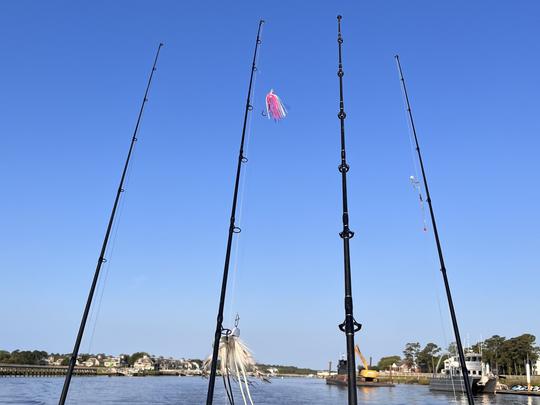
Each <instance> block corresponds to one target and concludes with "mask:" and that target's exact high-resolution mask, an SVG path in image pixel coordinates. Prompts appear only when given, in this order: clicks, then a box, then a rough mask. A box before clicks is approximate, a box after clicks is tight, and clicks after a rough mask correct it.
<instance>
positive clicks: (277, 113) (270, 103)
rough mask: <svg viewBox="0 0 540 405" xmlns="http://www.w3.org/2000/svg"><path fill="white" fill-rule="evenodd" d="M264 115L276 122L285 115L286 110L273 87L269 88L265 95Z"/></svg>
mask: <svg viewBox="0 0 540 405" xmlns="http://www.w3.org/2000/svg"><path fill="white" fill-rule="evenodd" d="M266 115H267V117H268V119H269V120H270V119H273V120H274V121H276V122H277V121H280V120H282V119H283V118H285V117H286V115H287V110H286V109H285V106H284V105H283V103H282V102H281V100H280V98H279V97H278V95H277V94H275V93H274V89H271V90H270V93H268V94H267V95H266Z"/></svg>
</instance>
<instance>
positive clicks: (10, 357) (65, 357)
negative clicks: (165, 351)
mask: <svg viewBox="0 0 540 405" xmlns="http://www.w3.org/2000/svg"><path fill="white" fill-rule="evenodd" d="M50 356H52V357H54V358H55V359H62V361H61V365H62V366H67V365H68V364H69V358H70V357H71V354H60V353H47V352H45V351H42V350H32V351H31V350H14V351H12V352H9V351H6V350H0V363H4V364H24V365H32V366H39V365H44V364H47V361H46V360H47V358H48V357H50ZM98 356H101V357H102V358H105V357H110V356H108V355H106V354H104V353H98V354H90V353H85V354H80V355H79V357H78V360H79V361H80V362H83V361H86V360H88V359H89V358H91V357H98ZM144 356H150V355H149V354H148V353H146V352H136V353H133V354H131V355H129V354H121V355H120V357H122V358H124V359H125V360H126V363H127V364H128V365H129V366H133V365H134V364H135V362H136V361H137V360H138V359H140V358H142V357H144ZM198 361H199V362H201V361H200V360H198Z"/></svg>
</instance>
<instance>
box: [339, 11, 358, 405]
mask: <svg viewBox="0 0 540 405" xmlns="http://www.w3.org/2000/svg"><path fill="white" fill-rule="evenodd" d="M341 18H342V17H341V16H340V15H338V16H337V20H338V39H337V41H338V55H339V67H338V72H337V75H338V77H339V113H338V118H339V121H340V124H341V164H340V165H339V167H338V170H339V172H340V173H341V192H342V199H343V231H341V232H340V234H339V236H340V237H341V239H343V258H344V261H343V263H344V270H345V321H343V323H342V324H340V325H339V329H340V330H341V331H342V332H345V336H346V338H347V388H348V394H349V395H348V398H349V405H356V401H357V399H356V397H357V395H356V365H355V358H354V334H355V333H356V332H358V331H359V330H360V328H361V327H362V325H360V324H359V323H358V322H356V320H355V319H354V316H353V299H352V282H351V255H350V249H349V240H350V239H351V238H352V237H353V236H354V232H353V231H351V230H350V229H349V206H348V202H347V172H348V171H349V168H350V166H349V165H348V164H347V159H346V153H345V117H346V116H347V114H345V109H344V103H343V75H344V73H343V63H342V60H341V47H342V44H343V37H342V36H341Z"/></svg>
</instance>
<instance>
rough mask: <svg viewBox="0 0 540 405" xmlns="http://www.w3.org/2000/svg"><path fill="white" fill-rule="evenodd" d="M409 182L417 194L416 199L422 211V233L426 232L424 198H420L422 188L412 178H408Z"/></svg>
mask: <svg viewBox="0 0 540 405" xmlns="http://www.w3.org/2000/svg"><path fill="white" fill-rule="evenodd" d="M409 180H410V181H411V184H412V186H413V187H414V189H415V190H416V191H417V192H418V199H419V200H420V209H421V210H422V220H423V221H424V232H427V230H428V228H427V222H426V208H425V206H424V197H422V186H420V182H419V181H418V180H416V178H415V177H414V176H410V177H409Z"/></svg>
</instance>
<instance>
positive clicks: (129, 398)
mask: <svg viewBox="0 0 540 405" xmlns="http://www.w3.org/2000/svg"><path fill="white" fill-rule="evenodd" d="M207 382H208V380H203V379H202V378H199V377H143V378H137V377H131V378H130V377H116V378H108V377H86V378H85V377H82V378H74V379H73V381H72V383H71V389H70V395H69V397H68V403H71V404H103V405H106V404H203V403H204V402H205V399H206V396H205V394H206V386H207ZM219 382H220V383H221V381H219ZM62 383H63V379H61V378H41V377H39V378H0V404H56V403H57V401H58V397H59V394H60V391H61V388H62ZM216 387H217V388H218V389H217V390H216V397H215V400H214V404H216V405H226V404H227V402H226V398H225V397H224V395H225V394H224V391H223V388H222V385H219V386H216ZM252 394H253V400H254V402H255V404H257V405H277V404H280V405H281V404H306V405H307V404H310V405H322V404H346V402H347V392H346V390H345V389H343V388H341V387H336V386H329V385H326V384H325V382H324V380H318V379H304V378H290V379H274V380H272V383H271V384H266V383H257V384H256V385H255V386H254V387H253V389H252ZM237 399H240V402H241V398H240V396H239V394H238V397H237ZM240 402H239V401H238V400H237V403H238V404H239V405H240ZM358 403H359V404H385V405H439V404H459V405H461V404H466V400H464V398H461V399H459V398H458V399H457V400H456V399H455V398H454V396H453V395H452V394H450V395H446V394H432V393H430V392H429V390H428V387H426V386H414V385H398V386H396V387H395V388H363V389H359V390H358ZM476 404H478V405H487V404H497V405H499V404H501V405H514V404H515V405H518V404H519V405H522V404H524V405H540V397H539V398H531V397H529V398H527V397H518V396H509V395H497V396H483V397H479V398H477V400H476Z"/></svg>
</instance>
